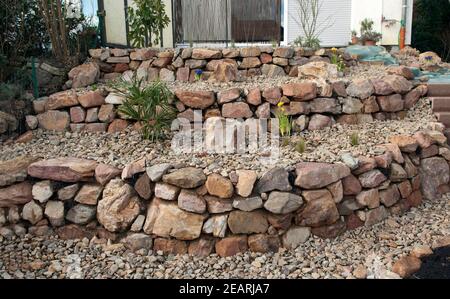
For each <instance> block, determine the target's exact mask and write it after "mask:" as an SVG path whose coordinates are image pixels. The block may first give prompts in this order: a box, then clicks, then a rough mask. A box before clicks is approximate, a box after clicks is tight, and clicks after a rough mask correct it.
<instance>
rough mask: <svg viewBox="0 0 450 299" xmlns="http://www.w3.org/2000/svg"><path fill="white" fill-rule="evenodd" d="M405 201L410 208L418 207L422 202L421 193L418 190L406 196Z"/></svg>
mask: <svg viewBox="0 0 450 299" xmlns="http://www.w3.org/2000/svg"><path fill="white" fill-rule="evenodd" d="M406 201H407V203H408V204H409V206H411V207H418V206H420V205H421V204H422V201H423V196H422V192H421V191H420V190H417V191H414V192H413V193H411V195H410V196H408V198H406Z"/></svg>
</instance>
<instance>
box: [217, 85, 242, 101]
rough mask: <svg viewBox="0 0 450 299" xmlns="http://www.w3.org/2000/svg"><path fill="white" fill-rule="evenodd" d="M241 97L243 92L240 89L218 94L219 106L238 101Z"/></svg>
mask: <svg viewBox="0 0 450 299" xmlns="http://www.w3.org/2000/svg"><path fill="white" fill-rule="evenodd" d="M240 96H241V90H240V89H239V88H231V89H227V90H223V91H220V92H219V93H218V94H217V102H218V103H219V104H225V103H228V102H232V101H234V100H237V99H238V98H239V97H240Z"/></svg>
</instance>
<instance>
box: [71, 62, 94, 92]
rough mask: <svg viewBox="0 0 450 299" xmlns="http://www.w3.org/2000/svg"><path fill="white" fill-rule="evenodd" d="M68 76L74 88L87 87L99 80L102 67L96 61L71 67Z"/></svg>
mask: <svg viewBox="0 0 450 299" xmlns="http://www.w3.org/2000/svg"><path fill="white" fill-rule="evenodd" d="M68 76H69V79H70V80H72V88H80V87H86V86H89V85H92V84H94V83H95V82H96V81H97V80H98V77H99V76H100V69H99V67H98V65H97V64H95V63H94V62H89V63H85V64H82V65H79V66H77V67H75V68H73V69H71V70H70V72H69V74H68Z"/></svg>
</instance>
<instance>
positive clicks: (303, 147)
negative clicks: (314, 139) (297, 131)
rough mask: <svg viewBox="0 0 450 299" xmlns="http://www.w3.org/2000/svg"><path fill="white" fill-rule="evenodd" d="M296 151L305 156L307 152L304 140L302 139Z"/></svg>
mask: <svg viewBox="0 0 450 299" xmlns="http://www.w3.org/2000/svg"><path fill="white" fill-rule="evenodd" d="M295 151H296V152H297V153H300V154H303V153H304V152H305V151H306V141H305V139H303V138H300V140H299V141H298V142H297V144H296V145H295Z"/></svg>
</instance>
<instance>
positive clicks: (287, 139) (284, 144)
mask: <svg viewBox="0 0 450 299" xmlns="http://www.w3.org/2000/svg"><path fill="white" fill-rule="evenodd" d="M282 140H283V141H282V142H281V146H283V147H286V146H288V145H289V143H290V142H289V137H283V139H282Z"/></svg>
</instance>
